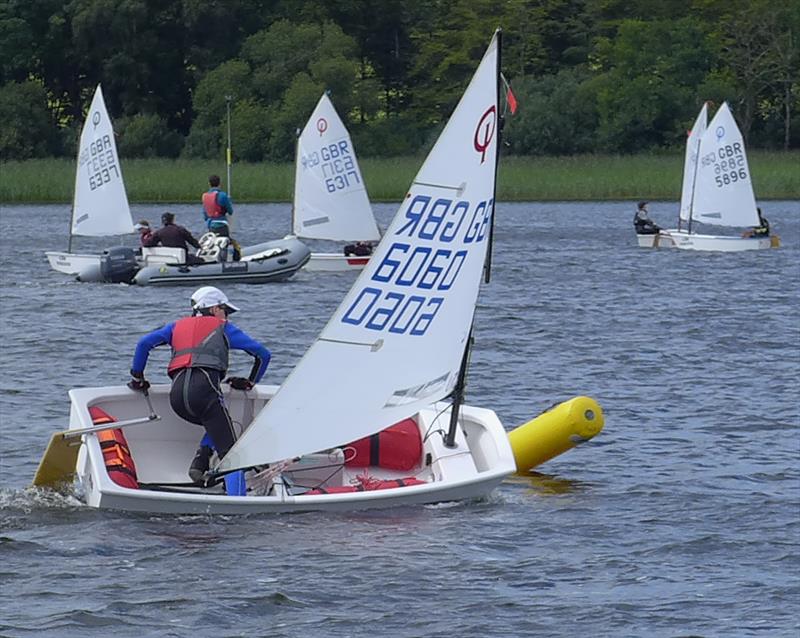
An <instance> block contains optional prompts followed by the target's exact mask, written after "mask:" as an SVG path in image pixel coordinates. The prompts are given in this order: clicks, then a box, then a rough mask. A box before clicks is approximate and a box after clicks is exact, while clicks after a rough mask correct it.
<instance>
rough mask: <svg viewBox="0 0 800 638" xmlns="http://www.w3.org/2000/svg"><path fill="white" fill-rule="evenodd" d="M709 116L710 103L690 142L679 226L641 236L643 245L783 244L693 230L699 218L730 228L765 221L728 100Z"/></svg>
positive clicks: (733, 248) (721, 247) (731, 248)
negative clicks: (708, 119) (710, 117)
mask: <svg viewBox="0 0 800 638" xmlns="http://www.w3.org/2000/svg"><path fill="white" fill-rule="evenodd" d="M706 120H707V105H706V104H704V105H703V108H702V109H701V110H700V114H699V115H698V116H697V120H696V121H695V123H694V126H693V127H692V130H691V131H690V133H689V136H688V138H687V140H686V158H685V161H684V170H683V185H682V188H681V203H680V211H679V216H678V228H674V229H669V230H661V231H660V232H659V233H658V234H653V235H644V234H638V235H637V240H638V242H639V245H640V246H643V247H653V248H659V247H675V248H680V249H683V250H703V251H719V252H739V251H744V250H760V249H764V248H777V247H778V246H780V239H779V238H778V237H777V236H776V235H772V236H743V235H710V234H702V233H697V232H696V231H695V230H693V229H692V223H693V222H702V223H706V224H713V225H716V226H726V227H730V228H737V227H738V228H743V227H757V226H759V225H760V223H761V222H760V220H759V216H758V210H757V207H756V200H755V194H754V193H753V183H752V179H751V175H750V167H749V165H748V163H747V154H746V152H745V146H744V139H743V138H742V134H741V132H740V131H739V127H738V126H737V125H736V120H734V118H733V114H732V113H731V111H730V108H729V107H728V103H727V102H724V103H723V104H722V106H721V107H720V108H719V109H718V110H717V112H716V114H715V115H714V118H713V119H712V120H711V123H710V124H709V125H708V126H706ZM684 224H685V226H684Z"/></svg>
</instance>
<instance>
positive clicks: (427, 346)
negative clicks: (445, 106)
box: [219, 36, 499, 471]
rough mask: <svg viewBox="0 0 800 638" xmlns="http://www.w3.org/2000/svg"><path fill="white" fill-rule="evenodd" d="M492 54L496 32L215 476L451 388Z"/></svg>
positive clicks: (488, 126)
mask: <svg viewBox="0 0 800 638" xmlns="http://www.w3.org/2000/svg"><path fill="white" fill-rule="evenodd" d="M497 56H498V39H497V36H495V37H494V38H493V39H492V42H491V44H490V45H489V47H488V49H487V51H486V53H485V55H484V57H483V59H482V60H481V63H480V65H479V66H478V69H477V70H476V72H475V75H474V76H473V78H472V80H471V82H470V84H469V86H468V87H467V89H466V91H465V92H464V95H463V96H462V98H461V101H460V102H459V104H458V106H457V107H456V109H455V111H454V112H453V114H452V116H451V117H450V120H449V121H448V123H447V124H446V126H445V128H444V130H443V131H442V133H441V135H440V136H439V139H438V140H437V142H436V144H435V145H434V147H433V148H432V149H431V152H430V153H429V155H428V157H427V158H426V160H425V162H424V163H423V165H422V167H421V168H420V170H419V172H418V174H417V176H416V177H415V179H414V180H413V182H412V184H411V187H410V189H409V191H408V193H407V195H406V197H405V199H404V201H403V203H402V204H401V206H400V208H399V210H398V211H397V214H396V215H395V217H394V219H393V220H392V222H391V224H390V226H389V228H388V229H387V231H386V233H385V234H384V236H383V238H382V239H381V242H380V244H379V245H378V246H377V248H376V249H375V251H374V253H373V255H372V257H371V258H370V260H369V263H368V264H367V265H366V266H365V268H364V270H363V271H362V272H361V273H360V275H359V277H358V279H357V280H356V281H355V283H354V285H353V287H352V288H351V289H350V291H349V292H348V293H347V295H346V296H345V298H344V300H343V301H342V303H341V304H340V306H339V307H338V308H337V310H336V311H335V312H334V313H333V316H332V317H331V318H330V320H329V321H328V323H327V324H326V325H325V327H324V328H323V330H322V332H321V333H320V336H319V337H318V339H317V340H316V341H315V342H314V343H313V344H312V346H311V347H310V348H309V350H308V351H307V352H306V353H305V355H304V356H303V358H302V359H301V360H300V362H299V363H298V364H297V366H296V367H295V368H294V370H293V371H292V372H291V373H290V375H289V376H288V377H287V379H286V380H285V381H284V383H283V385H282V386H281V388H280V389H279V390H278V392H277V393H276V394H275V396H274V397H273V398H272V400H271V401H270V402H269V403H268V404H267V405H266V406H265V407H264V408H263V409H262V411H261V412H260V413H259V414H258V415H257V416H256V418H255V419H254V421H253V423H252V424H251V425H250V427H249V428H248V429H247V430H246V431H245V432H244V434H243V435H242V437H241V438H240V439H239V440H238V441H237V443H236V444H235V445H234V447H233V448H232V449H231V450H230V451H229V452H228V454H227V455H226V457H225V458H224V459H223V461H222V463H221V464H220V466H219V469H220V470H221V471H227V470H231V469H236V468H241V467H249V466H252V465H258V464H263V463H272V462H275V461H280V460H284V459H287V458H293V457H296V456H300V455H302V454H306V453H310V452H315V451H318V450H323V449H327V448H330V447H334V446H337V445H343V444H346V443H349V442H351V441H354V440H356V439H359V438H361V437H363V436H367V435H369V434H373V433H375V432H377V431H379V430H381V429H383V428H385V427H387V426H389V425H391V424H393V423H396V422H398V421H400V420H402V419H404V418H407V417H409V416H413V415H414V414H416V413H417V412H419V411H420V410H421V409H422V408H425V407H427V406H430V405H431V404H432V403H434V402H436V401H439V400H442V399H445V398H447V397H448V396H449V395H450V394H451V393H452V391H453V388H454V386H455V383H456V380H457V377H458V372H459V369H460V367H461V364H462V360H463V354H464V348H465V344H466V342H467V339H468V338H469V334H470V328H471V325H472V321H473V316H474V312H475V305H476V303H477V298H478V293H479V289H480V284H481V278H482V274H483V267H484V263H485V259H486V253H487V246H488V241H489V229H490V227H491V223H490V222H491V217H492V215H493V212H494V191H495V164H496V156H497V150H498V149H497V146H498V130H499V115H498V103H497V101H498V97H497V95H498V94H497V77H498V69H497ZM441 184H451V185H462V186H460V187H458V189H457V190H456V192H442V190H441V189H439V188H437V187H436V186H435V185H441ZM342 343H344V344H363V345H367V344H370V343H372V344H375V347H343V346H342V345H341V344H342Z"/></svg>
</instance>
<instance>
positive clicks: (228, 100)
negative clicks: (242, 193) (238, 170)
mask: <svg viewBox="0 0 800 638" xmlns="http://www.w3.org/2000/svg"><path fill="white" fill-rule="evenodd" d="M232 99H233V97H232V96H230V95H226V96H225V106H226V110H227V114H228V148H227V149H226V153H225V159H226V161H227V168H228V176H227V179H228V181H227V182H226V183H225V186H226V188H227V191H228V195H230V196H232V193H233V188H232V186H231V158H232V152H231V100H232Z"/></svg>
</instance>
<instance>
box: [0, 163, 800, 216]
mask: <svg viewBox="0 0 800 638" xmlns="http://www.w3.org/2000/svg"><path fill="white" fill-rule="evenodd" d="M422 160H423V158H421V157H400V158H391V159H372V158H364V159H362V160H360V164H361V170H362V173H363V175H364V182H365V183H366V185H367V192H368V193H369V196H370V199H371V200H372V201H375V202H381V201H383V202H392V201H399V200H401V199H402V198H403V196H404V195H405V192H406V190H407V188H408V186H409V184H410V183H411V180H412V179H413V178H414V175H416V172H417V171H418V170H419V167H420V166H421V164H422ZM749 162H750V168H751V171H752V173H753V186H754V189H755V192H756V198H757V199H800V170H798V167H800V151H789V152H766V151H751V152H750V153H749ZM122 165H123V175H124V178H125V184H126V187H127V190H128V197H129V199H130V201H131V202H137V203H146V202H169V203H191V202H196V201H198V198H199V196H200V193H202V192H203V191H204V190H205V189H206V188H207V181H206V180H207V178H208V175H210V174H212V173H217V174H218V175H220V176H221V177H222V179H223V182H224V181H225V180H226V173H227V168H226V166H225V164H224V162H223V161H219V162H214V161H208V160H164V159H149V160H142V159H138V160H135V159H134V160H123V161H122ZM682 172H683V154H664V155H629V156H617V155H579V156H573V157H504V158H503V160H502V162H501V163H500V168H499V172H498V186H497V190H498V199H499V200H500V201H569V200H576V201H601V200H618V199H646V200H677V199H678V198H679V197H680V188H681V176H682ZM0 176H2V179H0V204H22V203H69V202H70V201H71V200H72V191H73V187H74V181H75V162H74V160H69V159H45V160H29V161H25V162H2V163H0ZM223 186H224V187H226V189H227V190H229V191H230V192H231V194H232V196H233V199H234V201H236V202H241V203H245V202H288V201H291V200H292V191H293V188H294V165H293V164H289V163H287V164H266V163H265V164H248V163H234V164H233V166H232V168H231V184H223Z"/></svg>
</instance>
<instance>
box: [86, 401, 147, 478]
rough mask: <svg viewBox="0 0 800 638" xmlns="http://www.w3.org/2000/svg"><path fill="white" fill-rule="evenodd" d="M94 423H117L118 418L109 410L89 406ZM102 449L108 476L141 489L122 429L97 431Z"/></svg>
mask: <svg viewBox="0 0 800 638" xmlns="http://www.w3.org/2000/svg"><path fill="white" fill-rule="evenodd" d="M89 415H90V416H91V417H92V423H94V424H95V425H100V424H103V423H116V421H117V420H116V419H115V418H114V417H113V416H111V415H110V414H109V413H108V412H106V411H105V410H103V409H102V408H99V407H97V406H92V407H90V408H89ZM97 440H98V441H99V442H100V449H101V450H102V451H103V461H104V462H105V465H106V471H107V472H108V477H109V478H110V479H111V480H112V481H114V483H116V484H117V485H120V486H122V487H128V488H131V489H134V490H136V489H139V480H138V478H137V477H136V465H135V464H134V462H133V456H132V455H131V451H130V448H129V447H128V441H127V440H126V439H125V434H123V432H122V430H101V431H100V432H98V433H97Z"/></svg>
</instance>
